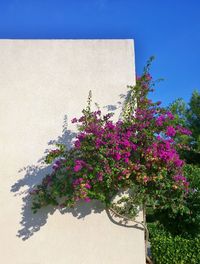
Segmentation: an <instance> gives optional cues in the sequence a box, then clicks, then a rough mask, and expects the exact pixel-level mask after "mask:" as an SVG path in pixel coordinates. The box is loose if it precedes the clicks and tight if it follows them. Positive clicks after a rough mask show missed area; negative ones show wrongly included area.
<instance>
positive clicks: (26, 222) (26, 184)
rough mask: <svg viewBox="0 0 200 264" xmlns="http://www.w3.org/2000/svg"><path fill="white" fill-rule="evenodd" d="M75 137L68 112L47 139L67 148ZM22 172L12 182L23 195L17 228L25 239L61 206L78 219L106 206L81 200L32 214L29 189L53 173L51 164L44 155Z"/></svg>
mask: <svg viewBox="0 0 200 264" xmlns="http://www.w3.org/2000/svg"><path fill="white" fill-rule="evenodd" d="M120 98H121V99H122V98H124V95H120ZM121 107H122V102H120V101H119V102H117V104H116V105H107V106H104V108H106V109H107V110H108V111H112V112H115V111H116V110H117V109H118V108H121ZM75 137H76V133H74V132H73V131H71V130H69V129H68V119H67V115H65V117H64V123H63V129H62V135H61V136H59V137H58V138H57V139H55V140H50V141H49V142H48V146H49V148H50V146H51V145H55V144H64V145H65V146H66V147H67V148H68V149H70V148H71V147H72V146H73V140H74V139H75ZM48 151H49V149H46V150H45V151H44V156H45V154H46V153H47V152H48ZM19 173H22V174H23V177H22V178H21V179H19V180H18V181H17V182H16V183H14V184H13V185H12V186H11V192H12V193H14V196H16V195H20V196H22V208H21V213H20V214H21V221H20V228H19V230H18V231H17V237H19V238H21V239H22V240H24V241H25V240H27V239H29V238H30V237H31V236H33V235H34V234H35V233H36V232H38V231H39V230H40V229H41V228H42V226H44V225H45V224H46V223H47V220H48V217H49V216H50V215H53V214H54V212H55V211H56V210H59V212H60V213H61V214H66V213H71V214H72V215H73V216H74V217H76V218H77V219H81V218H84V217H86V216H87V215H89V214H91V213H101V212H102V211H103V210H104V209H105V207H104V206H103V205H102V204H101V203H100V202H98V201H91V202H90V203H85V202H82V201H80V202H78V203H77V205H76V206H75V208H73V209H70V208H58V207H53V206H47V207H45V208H42V209H40V210H38V212H37V213H36V214H33V212H32V210H31V205H32V197H31V195H30V192H31V191H32V190H33V189H34V187H35V186H36V185H37V184H39V183H41V181H42V179H43V177H45V176H46V175H47V174H49V173H51V166H47V165H46V164H45V163H44V157H42V158H40V159H39V160H38V162H37V163H36V164H33V165H28V166H26V167H24V168H21V169H20V170H19ZM108 216H109V215H108ZM109 218H110V220H111V221H112V222H113V223H115V224H119V223H118V222H116V221H114V220H113V219H112V217H110V216H109Z"/></svg>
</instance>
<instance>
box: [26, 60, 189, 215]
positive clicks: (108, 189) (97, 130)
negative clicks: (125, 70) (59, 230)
mask: <svg viewBox="0 0 200 264" xmlns="http://www.w3.org/2000/svg"><path fill="white" fill-rule="evenodd" d="M150 64H151V60H150V61H149V62H148V64H147V67H146V68H145V69H144V73H143V75H142V76H141V77H138V78H137V81H136V85H135V86H134V87H133V86H129V87H128V92H127V97H126V100H125V103H124V108H123V111H122V115H121V116H122V117H121V119H119V120H118V121H117V122H114V121H113V120H112V114H111V113H108V114H106V115H103V114H102V113H101V111H100V110H99V109H97V110H96V111H92V108H91V93H90V94H89V98H88V105H87V107H86V109H84V110H83V115H82V116H81V117H80V118H74V119H73V120H72V123H75V124H77V126H78V134H77V137H76V140H75V142H74V146H73V147H72V148H71V149H67V148H66V147H65V146H63V145H58V146H57V149H55V150H53V151H51V152H49V154H48V155H47V157H46V163H48V164H52V172H51V173H50V174H49V175H47V176H46V177H45V178H44V179H43V181H42V183H41V184H40V185H37V186H36V187H35V189H34V190H33V191H32V192H31V194H32V196H33V205H32V209H33V212H36V211H37V210H38V209H40V208H41V207H44V206H47V205H49V204H52V205H54V206H61V207H69V206H70V207H73V206H74V205H75V204H76V202H77V201H79V200H84V201H85V202H90V200H91V199H97V200H100V201H101V202H102V203H104V204H105V206H106V207H114V208H115V209H116V208H118V211H119V212H120V213H123V214H125V215H129V216H132V217H134V216H135V215H136V214H137V208H138V206H141V205H143V204H145V203H146V202H148V203H150V202H151V203H153V204H156V205H157V206H159V207H160V208H168V207H170V208H173V210H184V206H183V199H184V197H185V196H186V195H187V193H188V192H189V183H188V181H187V180H186V178H185V177H184V174H183V165H184V161H183V160H181V159H180V157H179V155H178V148H183V147H184V145H183V144H182V143H181V142H179V144H176V143H175V141H174V137H175V136H176V135H177V134H185V135H187V136H190V134H191V132H190V131H189V130H187V129H185V128H184V127H182V126H180V125H178V124H176V122H175V120H174V116H173V114H172V113H171V112H170V111H167V110H165V109H164V108H162V107H161V106H160V102H156V103H154V102H152V101H151V100H149V99H148V94H149V92H152V91H153V86H154V82H153V81H152V77H151V76H150V74H149V66H150ZM122 190H129V197H124V198H122V200H121V201H119V202H118V204H115V205H113V202H112V198H113V197H114V196H115V195H117V194H118V193H119V191H122ZM121 202H123V206H121V205H120V203H121ZM118 205H120V206H118Z"/></svg>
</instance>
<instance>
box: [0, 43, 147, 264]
mask: <svg viewBox="0 0 200 264" xmlns="http://www.w3.org/2000/svg"><path fill="white" fill-rule="evenodd" d="M134 83H135V68H134V47H133V41H132V40H0V146H1V158H0V186H1V187H0V215H1V216H0V251H1V254H0V263H6V264H86V263H87V264H112V263H113V264H118V263H120V264H121V263H122V264H134V263H135V264H144V234H143V231H142V230H141V229H138V228H126V227H122V226H118V225H116V224H114V223H113V222H111V221H110V219H109V218H108V216H107V214H106V212H105V211H102V210H101V209H100V207H98V206H97V209H96V210H94V209H93V207H94V205H93V204H86V205H80V206H78V207H77V208H76V209H75V210H71V211H70V210H68V211H67V210H65V212H62V213H61V212H60V211H59V210H56V211H55V210H54V209H53V208H46V209H43V210H41V211H39V212H38V214H36V215H33V214H32V212H31V210H30V201H29V199H28V196H27V191H28V190H30V189H31V188H32V187H33V186H34V184H36V183H37V182H39V181H40V179H41V178H42V177H43V176H44V175H45V173H46V172H47V171H48V170H49V169H48V168H46V167H44V166H43V165H42V164H41V161H40V160H39V159H40V158H42V157H43V156H44V152H45V150H46V149H49V148H50V147H51V146H50V145H48V143H49V142H50V141H51V140H56V141H62V142H63V140H65V141H66V140H69V138H70V137H71V135H72V132H70V130H73V129H74V126H72V125H71V124H70V122H69V121H70V120H71V119H72V118H73V117H74V116H79V115H80V114H81V110H82V108H83V107H84V106H85V103H86V99H87V96H88V92H89V90H90V89H91V90H92V92H93V98H94V101H96V102H98V103H99V105H100V106H101V107H103V106H106V105H113V104H115V103H117V102H118V101H119V100H120V97H119V95H120V94H122V93H124V92H125V91H126V86H127V85H132V84H134ZM117 105H118V106H119V104H117ZM111 108H113V107H111ZM118 112H119V111H118ZM66 116H67V118H66ZM67 122H68V127H67V129H68V130H67V129H66V123H67ZM64 123H65V129H63V124H64Z"/></svg>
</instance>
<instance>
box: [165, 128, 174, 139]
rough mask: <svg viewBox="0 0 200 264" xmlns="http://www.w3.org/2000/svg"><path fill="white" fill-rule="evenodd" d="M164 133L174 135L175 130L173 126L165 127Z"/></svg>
mask: <svg viewBox="0 0 200 264" xmlns="http://www.w3.org/2000/svg"><path fill="white" fill-rule="evenodd" d="M166 135H167V136H169V137H173V136H175V135H176V130H175V129H174V128H173V126H168V127H167V131H166Z"/></svg>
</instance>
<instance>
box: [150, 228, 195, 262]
mask: <svg viewBox="0 0 200 264" xmlns="http://www.w3.org/2000/svg"><path fill="white" fill-rule="evenodd" d="M151 254H152V258H153V260H154V263H155V264H199V263H200V239H199V238H195V239H185V238H182V237H180V236H175V237H172V236H171V235H169V234H164V232H162V233H159V232H155V233H154V234H151Z"/></svg>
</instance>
